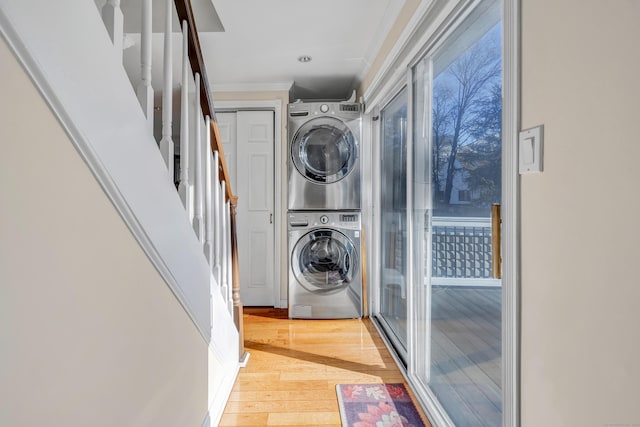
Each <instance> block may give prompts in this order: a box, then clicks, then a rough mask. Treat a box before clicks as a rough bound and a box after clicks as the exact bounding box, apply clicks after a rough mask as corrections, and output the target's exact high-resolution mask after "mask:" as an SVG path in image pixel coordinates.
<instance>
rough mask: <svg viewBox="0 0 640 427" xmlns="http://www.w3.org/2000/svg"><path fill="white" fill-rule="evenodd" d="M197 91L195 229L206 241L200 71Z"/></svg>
mask: <svg viewBox="0 0 640 427" xmlns="http://www.w3.org/2000/svg"><path fill="white" fill-rule="evenodd" d="M195 79H196V93H195V96H194V99H195V102H194V104H195V108H194V114H195V134H196V135H195V139H194V143H195V147H193V148H194V150H193V152H194V154H195V155H194V158H193V195H194V206H193V230H194V231H195V233H196V236H198V240H200V242H203V241H204V238H203V226H202V216H203V214H202V210H203V209H202V205H203V201H202V198H203V194H202V193H203V192H202V181H203V180H202V157H203V156H202V126H201V121H202V114H201V111H202V109H201V108H200V73H196V75H195Z"/></svg>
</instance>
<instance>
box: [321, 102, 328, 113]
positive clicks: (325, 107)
mask: <svg viewBox="0 0 640 427" xmlns="http://www.w3.org/2000/svg"><path fill="white" fill-rule="evenodd" d="M320 111H321V112H323V113H326V112H328V111H329V106H328V105H327V104H322V105H321V106H320Z"/></svg>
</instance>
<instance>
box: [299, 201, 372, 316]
mask: <svg viewBox="0 0 640 427" xmlns="http://www.w3.org/2000/svg"><path fill="white" fill-rule="evenodd" d="M287 218H288V221H287V223H288V231H289V318H292V319H293V318H303V319H348V318H360V317H362V269H361V264H360V249H361V246H360V245H361V238H360V227H361V222H360V213H359V212H324V211H323V212H312V211H306V212H289V213H288V216H287Z"/></svg>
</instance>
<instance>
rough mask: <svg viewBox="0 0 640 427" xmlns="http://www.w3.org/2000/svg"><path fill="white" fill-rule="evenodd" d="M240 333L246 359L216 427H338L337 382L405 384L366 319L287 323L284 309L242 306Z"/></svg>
mask: <svg viewBox="0 0 640 427" xmlns="http://www.w3.org/2000/svg"><path fill="white" fill-rule="evenodd" d="M244 336H245V347H246V349H247V351H248V352H249V353H250V354H251V357H250V358H249V362H248V364H247V367H246V368H242V369H241V370H240V373H239V375H238V378H237V380H236V384H235V386H234V388H233V392H232V393H231V397H230V399H229V402H228V403H227V406H226V408H225V411H224V415H223V416H222V420H221V422H220V425H221V426H340V425H341V424H340V413H339V410H338V401H337V398H336V392H335V386H336V384H339V383H383V382H386V383H405V384H406V382H405V381H404V377H403V376H402V374H401V373H400V370H399V369H398V367H397V366H396V364H395V362H394V360H393V358H392V357H391V355H390V354H389V352H388V350H387V348H386V347H385V345H384V343H383V342H382V340H381V339H380V337H379V336H378V333H377V331H376V329H375V327H374V326H373V325H372V324H371V321H370V320H369V319H363V320H289V319H287V312H286V310H277V309H268V308H246V309H245V314H244ZM414 401H415V399H414ZM423 418H424V416H423ZM424 420H425V425H427V426H428V425H429V424H428V422H427V421H426V418H424Z"/></svg>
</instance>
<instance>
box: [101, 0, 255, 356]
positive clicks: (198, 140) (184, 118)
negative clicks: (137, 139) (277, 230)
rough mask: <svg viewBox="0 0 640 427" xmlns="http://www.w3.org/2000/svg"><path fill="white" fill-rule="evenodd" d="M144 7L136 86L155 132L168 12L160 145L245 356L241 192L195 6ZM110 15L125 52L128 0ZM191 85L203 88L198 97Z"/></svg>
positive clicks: (186, 0) (171, 0)
mask: <svg viewBox="0 0 640 427" xmlns="http://www.w3.org/2000/svg"><path fill="white" fill-rule="evenodd" d="M154 5H155V6H156V7H154ZM157 6H160V7H157ZM140 8H141V16H142V19H141V23H140V24H141V25H140V28H141V30H140V49H141V54H140V81H139V82H133V83H134V87H136V93H137V96H138V99H139V101H140V105H141V108H142V111H143V112H144V114H145V117H146V118H147V121H148V122H149V127H150V129H151V130H153V129H154V122H153V121H154V114H153V112H154V91H153V87H152V82H151V75H152V73H151V71H152V70H151V67H152V65H151V64H152V35H153V28H152V22H153V20H152V16H153V14H155V13H160V14H163V15H164V29H163V32H164V49H163V61H162V64H163V73H162V75H163V77H162V78H163V84H162V106H161V110H162V116H161V123H162V131H161V138H160V141H159V142H158V146H159V150H160V152H161V153H162V157H163V158H164V160H165V163H166V166H167V171H168V174H167V175H168V177H169V179H171V180H172V181H174V184H176V186H177V191H178V193H179V195H180V199H181V200H182V203H183V205H184V207H185V212H186V215H188V217H189V220H190V222H191V223H192V224H193V230H194V233H195V235H196V237H197V239H198V240H199V242H200V243H201V244H202V249H203V252H204V254H205V256H206V258H207V260H208V261H209V265H210V267H211V272H212V277H214V279H215V283H212V285H211V292H212V293H213V292H220V294H221V295H222V298H223V300H224V301H225V303H226V305H227V308H228V311H229V315H230V316H232V317H233V319H234V322H235V324H236V326H237V328H238V332H239V336H240V339H239V345H240V353H239V354H240V358H241V360H242V359H244V357H245V352H244V347H243V335H242V303H241V301H240V287H239V286H240V281H239V277H238V258H237V257H238V250H237V238H236V219H235V215H236V204H237V197H236V196H234V194H233V192H232V189H231V182H230V180H229V174H228V172H227V165H226V163H225V157H224V150H223V148H222V143H221V140H220V133H219V130H218V124H217V122H216V117H215V111H214V105H213V99H212V93H211V89H210V85H209V80H208V77H207V72H206V69H205V65H204V60H203V55H202V50H201V47H200V40H199V37H198V30H197V26H196V22H195V18H194V13H193V8H192V5H191V2H190V0H164V1H163V2H162V3H160V2H152V0H140ZM102 17H103V21H104V23H105V26H106V27H107V32H108V33H109V35H110V37H111V39H112V41H113V42H114V48H115V49H116V50H117V51H118V52H121V50H122V49H123V39H124V16H123V12H122V8H121V7H120V0H107V2H106V4H105V5H104V6H103V8H102ZM176 18H177V20H178V22H180V27H181V30H182V38H181V43H180V46H174V43H173V37H172V36H173V30H174V29H173V21H174V19H176ZM174 48H176V49H174ZM175 50H179V52H178V53H174V51H175ZM176 57H179V58H180V60H181V76H180V82H181V83H180V104H179V108H180V115H179V116H180V124H179V125H180V132H179V135H180V137H179V139H178V140H177V141H174V129H173V123H172V120H173V117H174V114H173V107H174V100H173V93H174V79H173V62H174V60H175V59H176ZM190 88H195V90H194V92H193V93H192V94H191V93H190ZM177 159H179V162H177V161H176V160H177Z"/></svg>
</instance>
